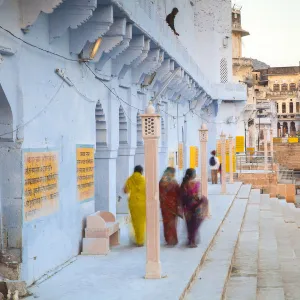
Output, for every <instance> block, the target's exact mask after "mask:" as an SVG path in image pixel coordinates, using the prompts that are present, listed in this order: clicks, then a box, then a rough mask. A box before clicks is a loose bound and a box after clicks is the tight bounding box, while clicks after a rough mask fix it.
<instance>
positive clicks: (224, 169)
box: [220, 131, 226, 194]
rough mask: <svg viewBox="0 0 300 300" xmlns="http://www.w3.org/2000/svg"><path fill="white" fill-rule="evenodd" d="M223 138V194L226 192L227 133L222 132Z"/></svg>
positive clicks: (221, 138) (221, 136)
mask: <svg viewBox="0 0 300 300" xmlns="http://www.w3.org/2000/svg"><path fill="white" fill-rule="evenodd" d="M220 140H221V160H222V172H221V177H222V189H221V192H222V194H226V134H224V133H223V131H222V133H221V135H220Z"/></svg>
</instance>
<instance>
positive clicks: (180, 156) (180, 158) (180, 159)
mask: <svg viewBox="0 0 300 300" xmlns="http://www.w3.org/2000/svg"><path fill="white" fill-rule="evenodd" d="M178 169H179V170H182V169H183V144H182V143H179V144H178Z"/></svg>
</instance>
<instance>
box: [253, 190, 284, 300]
mask: <svg viewBox="0 0 300 300" xmlns="http://www.w3.org/2000/svg"><path fill="white" fill-rule="evenodd" d="M262 200H263V201H262V202H261V210H260V223H259V224H260V232H259V252H258V253H259V261H258V280H257V299H260V300H266V299H270V300H271V299H272V300H273V299H278V300H284V299H285V298H284V291H283V283H282V277H281V273H280V265H279V259H278V253H277V241H276V234H275V229H274V221H273V214H272V210H271V207H277V203H274V202H275V201H277V199H274V198H272V199H268V197H267V196H266V195H262Z"/></svg>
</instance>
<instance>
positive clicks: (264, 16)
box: [232, 0, 300, 67]
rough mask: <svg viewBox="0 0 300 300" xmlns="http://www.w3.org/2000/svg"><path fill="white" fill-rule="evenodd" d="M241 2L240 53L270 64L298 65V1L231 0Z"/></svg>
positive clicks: (299, 30)
mask: <svg viewBox="0 0 300 300" xmlns="http://www.w3.org/2000/svg"><path fill="white" fill-rule="evenodd" d="M232 2H233V4H234V3H236V4H240V5H242V6H243V7H242V26H243V29H245V30H247V31H249V32H250V36H247V37H244V38H243V56H245V57H251V58H256V59H259V60H261V61H263V62H265V63H267V64H269V65H271V66H272V67H276V66H279V67H280V66H298V65H299V61H300V26H299V19H300V0H284V1H283V0H232Z"/></svg>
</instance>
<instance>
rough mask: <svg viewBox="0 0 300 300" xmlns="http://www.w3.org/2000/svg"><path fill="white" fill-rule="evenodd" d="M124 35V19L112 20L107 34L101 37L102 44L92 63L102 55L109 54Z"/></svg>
mask: <svg viewBox="0 0 300 300" xmlns="http://www.w3.org/2000/svg"><path fill="white" fill-rule="evenodd" d="M125 34H126V19H125V18H121V19H114V23H113V24H112V25H111V26H110V28H109V30H108V31H107V33H106V34H105V35H104V36H103V38H102V42H101V45H100V48H99V51H98V53H97V55H96V56H95V59H94V61H95V62H98V61H99V60H100V58H101V57H102V55H103V54H107V53H109V52H111V51H112V50H113V49H114V48H115V47H116V46H118V45H120V43H121V42H122V41H123V39H124V36H125Z"/></svg>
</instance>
